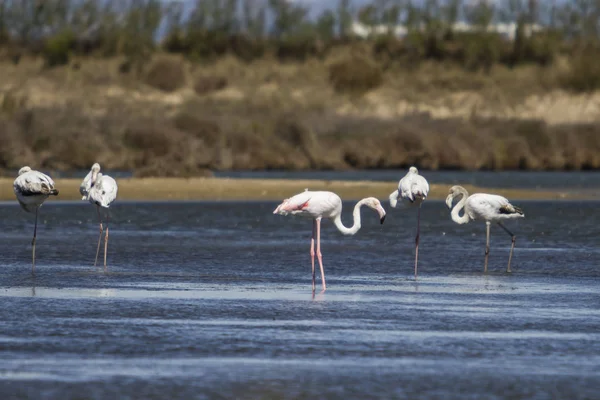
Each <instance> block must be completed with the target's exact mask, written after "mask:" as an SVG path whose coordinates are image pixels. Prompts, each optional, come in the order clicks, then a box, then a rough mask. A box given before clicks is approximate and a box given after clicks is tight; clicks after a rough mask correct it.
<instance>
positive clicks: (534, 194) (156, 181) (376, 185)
mask: <svg viewBox="0 0 600 400" xmlns="http://www.w3.org/2000/svg"><path fill="white" fill-rule="evenodd" d="M12 183H13V179H9V178H0V200H2V201H7V200H8V201H13V200H15V195H14V193H13V189H12ZM80 183H81V180H80V179H56V180H55V184H56V188H57V189H58V190H59V192H60V193H59V196H58V197H56V198H54V197H53V198H52V199H51V200H55V199H56V200H81V195H80V194H79V184H80ZM118 184H119V194H118V200H137V201H160V200H164V201H168V200H237V201H253V200H269V201H274V202H277V201H281V200H283V199H285V198H288V197H290V196H293V195H294V194H297V193H300V192H302V191H304V189H306V188H308V189H309V190H329V191H333V192H335V193H337V194H338V195H340V197H342V198H343V199H361V198H364V197H368V196H374V197H377V198H378V199H380V200H382V201H386V202H387V198H388V196H389V194H390V193H392V192H393V191H394V189H395V188H396V187H397V182H370V181H322V180H280V179H222V178H191V179H183V178H142V179H136V178H133V179H119V180H118ZM464 187H465V188H466V189H467V190H468V191H469V192H470V193H475V192H484V193H495V194H499V195H502V196H506V197H507V198H509V199H520V200H526V199H528V200H559V199H582V198H584V197H583V196H581V195H574V194H571V193H562V192H552V191H537V190H520V189H487V188H485V189H483V188H477V187H474V186H472V185H465V186H464ZM449 188H450V185H438V184H433V185H431V187H430V193H429V199H434V200H443V199H445V198H446V196H447V195H448V189H449Z"/></svg>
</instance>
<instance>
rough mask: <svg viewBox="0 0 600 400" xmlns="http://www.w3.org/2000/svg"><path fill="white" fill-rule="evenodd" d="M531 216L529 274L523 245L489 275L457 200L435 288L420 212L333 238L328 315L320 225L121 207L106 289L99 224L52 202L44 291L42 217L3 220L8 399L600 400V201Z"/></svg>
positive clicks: (11, 214)
mask: <svg viewBox="0 0 600 400" xmlns="http://www.w3.org/2000/svg"><path fill="white" fill-rule="evenodd" d="M514 203H515V204H518V205H520V206H522V207H523V208H524V210H525V214H526V219H524V220H519V221H510V222H508V223H507V227H508V228H509V229H511V230H513V232H514V233H515V234H516V235H517V248H516V250H515V256H514V259H513V271H514V272H513V273H512V274H506V273H505V272H504V270H505V267H506V265H505V264H506V261H507V258H508V249H509V245H510V238H509V237H508V236H507V235H506V233H504V232H503V231H502V230H501V229H500V228H497V227H493V228H492V249H491V254H490V272H489V273H488V274H487V275H484V274H483V272H482V269H483V249H484V241H485V225H484V224H482V223H470V224H468V225H462V226H459V225H456V224H454V223H453V222H452V221H451V220H450V218H449V213H448V211H447V209H446V208H445V206H444V204H443V202H436V201H428V202H427V203H425V205H424V206H423V211H422V221H421V227H422V235H421V248H420V271H419V272H420V276H419V280H418V282H414V281H413V277H412V274H413V244H414V228H415V222H416V214H415V210H410V209H409V210H389V213H388V217H387V219H386V221H385V224H384V225H380V224H379V222H378V220H377V217H376V215H375V214H374V213H372V212H370V210H365V211H363V218H364V220H363V229H362V230H361V231H360V232H359V233H358V234H357V235H355V236H353V237H345V236H342V235H341V234H339V233H338V232H337V231H336V230H335V227H333V225H332V224H331V223H330V222H328V221H327V222H324V223H323V231H322V236H323V240H322V244H323V249H322V250H323V257H324V263H325V273H326V278H327V284H328V290H327V292H325V293H317V294H316V296H315V297H314V298H313V297H312V295H311V290H310V261H309V258H308V249H309V238H310V231H311V222H310V220H304V219H301V218H298V217H283V216H278V215H273V214H272V210H273V209H274V208H275V206H276V205H277V204H276V202H273V203H266V202H264V203H263V202H250V203H235V202H222V203H208V202H207V203H200V202H194V203H188V202H181V203H130V202H121V203H116V204H115V206H114V207H113V208H112V209H111V223H110V225H109V226H110V237H109V259H108V260H109V267H108V273H106V274H105V273H104V272H103V270H102V268H93V266H92V264H93V257H94V254H95V248H96V240H97V234H98V226H97V222H96V218H95V217H96V214H95V211H94V210H93V207H92V206H90V205H89V204H85V203H83V202H82V203H60V202H53V203H49V204H47V205H45V206H44V207H42V208H41V211H40V226H39V229H38V243H37V273H36V275H35V277H32V276H31V274H30V268H31V266H30V256H31V253H30V241H31V234H32V230H33V216H32V215H28V214H25V213H24V212H23V211H22V210H20V208H19V207H18V206H17V205H15V204H12V203H10V204H6V203H3V204H0V217H1V221H2V225H1V227H2V229H1V230H0V254H2V264H1V265H2V273H1V274H0V297H1V301H2V303H3V307H2V308H1V309H0V357H1V359H2V362H1V363H0V398H3V399H12V398H15V399H16V398H19V399H21V398H36V399H39V398H51V399H75V398H77V399H82V398H86V399H88V398H89V399H100V398H119V399H127V398H152V399H153V398H156V399H166V398H185V399H189V398H302V399H304V398H306V399H308V398H310V399H314V398H340V399H346V398H361V399H364V398H409V399H414V398H429V399H438V398H458V397H460V398H473V399H495V398H541V399H543V398H569V399H578V398H582V399H583V398H594V397H596V396H597V390H598V388H599V387H600V295H599V291H598V287H599V284H600V268H598V265H599V262H600V247H598V239H597V238H598V236H599V234H600V228H598V225H597V224H596V223H595V221H596V220H597V219H598V217H599V216H600V211H599V210H600V203H598V202H566V201H562V202H533V201H523V202H516V201H515V202H514ZM352 206H353V202H348V203H345V209H346V212H349V211H350V209H351V207H352ZM386 208H387V205H386ZM349 218H350V215H349V214H348V215H345V216H344V221H345V222H346V224H349ZM317 284H318V285H320V281H319V280H318V281H317Z"/></svg>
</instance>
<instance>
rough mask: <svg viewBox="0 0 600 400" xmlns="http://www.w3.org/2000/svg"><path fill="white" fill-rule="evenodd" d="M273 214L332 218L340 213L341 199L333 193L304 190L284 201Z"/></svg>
mask: <svg viewBox="0 0 600 400" xmlns="http://www.w3.org/2000/svg"><path fill="white" fill-rule="evenodd" d="M273 213H274V214H280V215H289V214H291V215H299V216H302V217H307V218H333V217H335V216H336V215H340V214H341V213H342V199H341V198H340V196H338V195H337V194H335V193H333V192H325V191H315V192H312V191H308V190H305V191H304V192H302V193H298V194H297V195H295V196H292V197H290V198H289V199H286V200H284V201H283V203H281V204H280V205H279V206H278V207H277V208H276V209H275V211H274V212H273Z"/></svg>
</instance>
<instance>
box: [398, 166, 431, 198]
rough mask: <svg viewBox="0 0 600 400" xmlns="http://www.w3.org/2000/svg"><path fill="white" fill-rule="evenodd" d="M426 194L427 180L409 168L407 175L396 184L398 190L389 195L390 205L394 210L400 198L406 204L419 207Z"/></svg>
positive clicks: (427, 191)
mask: <svg viewBox="0 0 600 400" xmlns="http://www.w3.org/2000/svg"><path fill="white" fill-rule="evenodd" d="M428 194H429V183H428V182H427V179H425V178H424V177H423V176H421V175H419V170H417V168H415V167H410V168H409V170H408V173H407V174H406V175H405V176H404V177H403V178H402V179H400V182H398V190H397V191H395V192H393V193H392V194H390V196H389V198H390V205H391V206H392V207H394V208H395V207H396V204H397V203H398V197H400V198H401V199H402V200H403V202H404V203H406V204H409V205H417V206H420V205H421V203H423V202H424V201H425V199H426V198H427V195H428Z"/></svg>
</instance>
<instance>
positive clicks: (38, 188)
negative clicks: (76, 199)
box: [13, 167, 58, 274]
mask: <svg viewBox="0 0 600 400" xmlns="http://www.w3.org/2000/svg"><path fill="white" fill-rule="evenodd" d="M13 191H14V192H15V195H16V196H17V200H18V201H19V204H20V205H21V208H23V210H25V211H27V212H30V213H32V212H34V211H35V225H34V228H33V240H32V241H31V246H32V252H31V254H32V256H31V258H32V261H31V273H32V274H33V273H35V238H36V235H37V220H38V209H39V208H40V207H41V206H42V204H43V203H44V201H46V199H47V198H48V196H58V190H56V189H55V188H54V181H53V180H52V178H50V177H49V176H48V175H46V174H43V173H41V172H39V171H34V170H32V169H31V168H29V167H23V168H21V169H20V170H19V176H18V177H17V179H15V182H14V183H13Z"/></svg>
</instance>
